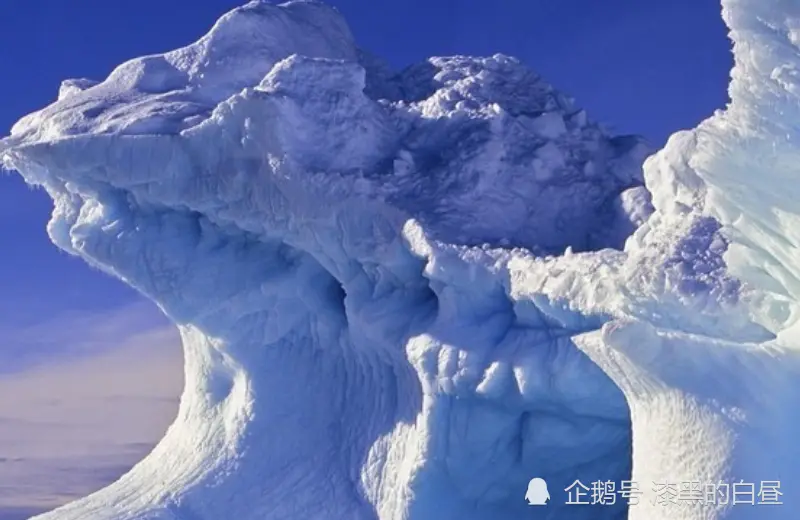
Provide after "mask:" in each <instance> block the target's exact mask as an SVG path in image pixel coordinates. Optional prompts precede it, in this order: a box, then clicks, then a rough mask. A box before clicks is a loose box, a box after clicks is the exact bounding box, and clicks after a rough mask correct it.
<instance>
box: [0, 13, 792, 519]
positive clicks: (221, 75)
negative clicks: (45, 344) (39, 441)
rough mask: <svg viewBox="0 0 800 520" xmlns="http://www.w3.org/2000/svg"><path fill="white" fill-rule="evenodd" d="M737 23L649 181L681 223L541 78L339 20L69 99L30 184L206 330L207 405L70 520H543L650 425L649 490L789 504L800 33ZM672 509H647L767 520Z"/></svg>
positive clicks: (196, 395) (629, 155)
mask: <svg viewBox="0 0 800 520" xmlns="http://www.w3.org/2000/svg"><path fill="white" fill-rule="evenodd" d="M724 5H725V9H726V11H725V13H726V19H727V20H728V22H729V25H730V26H731V28H732V29H733V37H734V40H735V42H736V49H735V50H736V56H737V68H736V71H735V72H734V82H733V83H732V91H731V92H732V96H733V99H734V101H733V104H732V106H731V107H730V108H729V110H728V111H727V112H725V113H720V114H718V115H717V116H715V117H714V118H712V119H710V120H709V121H707V122H706V123H704V124H703V125H701V126H700V127H699V128H698V129H697V130H696V131H694V132H690V133H686V134H680V135H677V136H675V137H673V139H672V140H671V141H670V143H669V144H668V145H667V147H666V148H665V150H663V151H662V152H660V153H659V154H657V155H656V156H654V157H653V158H651V159H650V160H649V161H648V163H647V164H646V168H645V180H646V183H647V187H648V189H649V191H650V192H651V193H652V205H651V198H650V196H649V194H648V192H647V191H646V190H644V189H643V188H642V187H641V178H640V172H639V169H638V163H639V161H640V159H642V158H643V154H644V153H645V150H644V149H643V148H642V146H641V145H640V143H639V142H638V141H637V140H636V139H633V138H610V137H609V136H606V135H605V134H603V133H602V132H601V131H600V130H599V129H598V128H597V127H596V126H595V125H594V124H593V123H591V121H589V120H587V119H586V116H585V114H584V113H583V112H581V111H579V110H577V109H575V108H574V107H573V106H572V103H571V101H570V100H568V99H565V98H564V97H563V96H561V95H559V94H558V93H557V92H556V91H554V90H553V89H552V88H551V87H550V86H548V85H547V84H545V83H544V82H542V81H541V80H540V79H539V78H538V77H536V76H535V75H533V74H532V73H530V72H529V71H527V70H526V69H524V67H522V66H521V65H520V64H519V63H517V62H516V61H515V60H513V59H511V58H507V57H504V56H494V57H490V58H482V59H479V58H466V57H455V58H435V59H431V60H429V61H428V62H427V63H425V64H423V65H421V66H419V67H414V68H412V69H410V70H409V71H406V72H405V73H403V74H400V75H392V74H390V73H388V72H387V71H385V70H383V69H382V68H381V67H380V65H379V64H377V63H376V61H375V60H373V59H372V58H370V57H368V56H367V55H366V54H364V53H362V52H360V51H359V50H358V49H357V48H356V47H355V45H354V43H353V42H352V38H351V37H350V34H349V32H348V30H347V27H346V26H345V24H344V23H343V22H342V20H341V19H340V18H339V17H338V15H336V13H335V12H334V11H332V10H331V9H329V8H326V7H325V6H323V5H321V4H319V3H316V2H302V1H300V2H289V3H287V4H282V5H280V6H275V5H271V4H268V3H265V2H261V1H256V2H251V3H250V4H247V5H246V6H244V7H243V8H240V9H237V10H235V11H233V12H231V13H229V14H228V15H226V16H225V17H223V18H222V19H221V20H220V21H219V22H218V23H217V25H216V26H215V27H214V29H213V30H212V31H211V32H210V33H209V34H208V35H207V36H205V37H204V38H203V39H201V40H200V41H198V42H197V43H195V44H193V45H190V46H188V47H186V48H183V49H179V50H177V51H173V52H171V53H167V54H165V55H160V56H150V57H145V58H141V59H138V60H133V61H131V62H128V63H126V64H123V65H121V66H120V67H119V68H117V69H116V70H115V71H114V72H113V73H112V74H111V76H110V77H109V78H108V79H107V80H105V81H104V82H101V83H96V82H92V81H88V80H73V81H70V82H67V83H65V85H64V87H63V88H62V91H61V94H60V99H59V101H58V102H56V103H54V104H53V105H51V106H50V107H48V108H46V109H44V110H43V111H41V112H38V113H36V114H32V115H30V116H28V117H26V118H25V119H23V120H22V121H20V122H19V123H18V124H17V125H16V126H15V127H14V129H13V130H12V135H11V136H10V137H8V138H6V139H5V140H3V141H2V144H0V149H2V154H3V161H4V164H5V165H6V166H7V167H9V168H12V169H15V170H17V171H19V172H20V173H21V174H22V175H23V176H24V177H25V179H26V180H27V181H28V182H29V183H32V184H40V185H43V186H44V187H45V188H46V189H47V190H48V192H49V193H50V195H51V196H52V197H53V199H54V201H55V211H54V214H53V219H52V221H51V223H50V226H49V232H50V236H51V238H52V239H53V241H54V242H55V243H56V244H57V245H58V246H59V247H62V248H63V249H65V250H66V251H69V252H71V253H73V254H76V255H80V256H81V257H83V258H84V259H86V260H87V261H88V262H90V263H92V264H93V265H95V266H97V267H99V268H101V269H104V270H106V271H108V272H110V273H112V274H113V275H115V276H118V277H119V278H121V279H123V280H124V281H126V282H127V283H130V284H131V285H133V286H135V287H136V288H138V289H139V290H140V291H142V292H143V293H145V294H147V295H148V296H150V297H151V298H152V299H154V300H155V301H156V302H158V304H159V305H160V306H161V308H162V309H163V310H164V312H165V313H166V314H167V315H169V316H170V317H171V318H172V319H173V320H174V321H175V322H176V323H177V324H178V326H179V328H180V330H181V334H182V336H183V339H184V348H185V350H186V357H187V362H186V380H187V386H186V390H185V392H184V395H183V399H182V404H181V410H180V413H179V417H178V419H177V421H176V422H175V424H174V425H173V426H172V427H171V428H170V430H169V432H168V433H167V435H166V437H165V439H164V440H163V441H162V442H161V443H160V444H159V446H158V447H157V448H156V449H155V450H154V452H153V453H152V454H151V455H150V456H149V457H148V458H147V459H145V460H144V461H143V462H142V463H140V464H139V465H138V466H137V467H135V468H134V469H133V470H132V471H131V472H130V473H129V474H128V475H126V476H124V477H123V478H122V479H121V480H120V481H119V482H117V483H115V484H113V485H112V486H110V487H108V488H107V489H105V490H102V491H100V492H98V493H96V494H95V495H92V496H90V497H88V498H86V499H84V500H81V501H78V502H76V503H74V504H71V505H68V506H66V507H64V508H62V509H60V510H58V511H55V512H53V513H51V514H49V515H45V516H44V517H43V518H53V519H71V518H74V519H79V518H80V519H83V518H93V519H95V518H96V519H112V518H113V519H120V518H126V519H141V520H144V519H148V520H155V519H159V520H160V519H164V520H168V519H170V520H172V519H192V520H194V519H215V520H216V519H219V518H233V517H236V518H254V519H255V518H259V519H263V518H267V519H284V518H285V519H293V518H300V517H302V518H312V519H313V518H319V519H331V518H347V519H375V518H380V519H400V518H411V519H414V520H418V519H428V518H437V519H439V518H441V519H451V518H452V519H455V518H459V519H470V518H473V519H483V518H492V519H504V518H509V519H510V518H520V517H522V516H523V515H527V514H530V513H529V511H528V509H527V507H526V506H525V502H524V500H523V498H524V494H525V489H526V487H527V483H528V480H529V479H530V478H531V477H533V476H540V477H545V478H546V479H547V480H548V482H550V484H551V486H552V488H553V489H558V488H559V486H560V487H561V489H563V488H564V487H566V485H568V484H569V483H570V482H571V481H572V480H574V479H581V480H583V481H586V482H588V481H592V480H600V479H604V480H605V479H611V480H620V479H621V478H627V477H628V476H629V475H630V472H631V468H630V457H631V453H630V446H631V438H630V435H631V428H632V433H633V440H632V442H633V453H632V456H633V469H632V471H633V477H634V479H636V480H639V481H641V482H643V483H644V482H650V481H652V480H662V479H663V480H669V481H683V480H718V479H732V478H736V479H739V478H742V479H746V480H774V479H779V480H782V483H783V486H784V491H785V493H786V497H787V499H788V497H789V496H791V493H792V490H797V489H796V487H797V482H796V480H795V479H796V476H795V475H796V471H794V470H793V469H792V468H793V466H794V461H795V460H796V458H795V455H796V449H797V448H795V447H794V442H793V441H792V439H794V438H796V433H797V431H796V430H797V428H796V425H795V424H794V422H793V421H792V420H791V419H792V418H791V416H790V414H789V413H788V410H791V409H792V407H793V406H794V403H796V402H797V399H796V398H797V395H796V391H795V390H794V388H795V386H796V385H795V384H794V381H796V379H795V374H796V373H797V370H796V358H795V356H794V354H793V352H794V349H795V347H796V340H794V339H793V336H792V334H791V331H792V329H793V327H794V323H795V316H796V300H797V298H796V294H795V292H796V283H795V280H796V279H797V276H796V272H797V271H796V269H797V268H796V267H795V266H796V265H798V264H797V263H796V262H794V260H795V259H796V258H795V256H796V244H797V236H796V234H795V233H796V232H795V231H794V230H793V227H792V226H793V224H794V222H795V220H796V219H797V212H796V211H795V210H793V201H794V200H797V199H796V198H793V196H794V195H796V194H797V193H796V191H797V190H798V188H797V186H795V185H793V184H792V183H791V182H790V181H791V174H792V173H793V168H794V166H793V164H794V161H793V158H794V150H795V144H796V140H795V139H796V138H795V130H794V128H793V126H792V125H791V121H793V120H794V119H793V117H792V116H793V115H794V114H795V112H796V111H797V110H798V109H797V107H798V105H797V103H796V101H797V99H796V95H797V93H796V90H795V89H796V86H795V83H794V81H795V73H794V70H795V69H794V68H793V66H794V64H795V63H797V59H796V58H797V56H796V53H797V40H796V38H795V36H796V35H795V32H796V31H797V30H798V29H797V28H798V25H797V22H798V21H800V16H798V13H797V11H798V8H797V7H793V6H792V5H790V3H789V2H782V1H779V0H769V1H763V0H762V1H759V2H758V4H756V3H755V2H748V1H738V2H736V1H731V0H726V1H725V2H724ZM750 172H758V180H759V182H754V179H753V177H752V176H751V175H750V174H749V173H750ZM653 211H655V212H653ZM637 228H638V229H637ZM634 229H636V232H635V233H634V234H633V235H632V236H631V237H630V238H629V239H628V240H627V242H625V246H624V250H620V248H621V246H622V243H623V242H624V241H625V238H626V237H628V235H630V233H631V232H632V231H633V230H634ZM484 244H485V245H484ZM606 246H618V249H611V248H606ZM565 249H566V251H565V252H564V250H565ZM574 251H584V252H582V253H577V254H576V253H575V252H574ZM562 252H563V253H564V254H561V253H562ZM551 253H558V254H561V255H560V256H547V255H548V254H551ZM576 346H577V347H578V348H576ZM587 354H588V356H587ZM629 407H630V409H629ZM768 449H769V450H772V451H768ZM648 490H649V487H647V486H646V487H645V491H646V492H647V491H648ZM554 496H555V495H554ZM795 496H800V493H795ZM651 498H653V497H652V496H648V495H647V494H646V496H645V497H643V499H642V502H641V505H640V506H637V507H633V508H631V509H630V512H629V513H628V514H629V517H630V518H634V519H639V518H641V519H645V518H646V519H648V520H652V519H658V518H670V519H676V518H686V519H695V518H696V519H700V518H703V519H706V518H714V519H716V518H750V517H753V518H757V517H758V516H753V515H759V514H761V513H762V510H759V509H731V510H726V509H725V508H702V507H700V506H696V507H687V508H683V509H681V510H673V509H669V508H664V507H661V506H659V507H655V506H653V504H652V503H651V501H650V499H651ZM553 502H557V501H556V500H554V501H553ZM791 511H794V509H793V508H791V507H789V506H787V507H786V508H785V509H780V508H777V509H771V510H770V512H771V513H773V514H774V515H778V516H773V518H780V517H781V516H780V515H784V516H783V517H785V518H788V517H789V516H791ZM541 514H542V515H544V516H542V517H544V518H570V519H580V518H591V519H597V518H603V517H607V518H618V517H619V516H620V515H624V514H625V511H624V508H623V507H621V504H620V505H618V506H617V507H616V508H614V507H605V508H603V509H602V510H598V509H596V508H585V509H575V508H574V507H573V508H571V509H566V508H565V507H563V506H560V505H559V504H558V503H554V504H551V505H550V506H548V508H547V509H546V511H542V512H541Z"/></svg>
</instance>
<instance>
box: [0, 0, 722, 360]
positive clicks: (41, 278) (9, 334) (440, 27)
mask: <svg viewBox="0 0 800 520" xmlns="http://www.w3.org/2000/svg"><path fill="white" fill-rule="evenodd" d="M331 3H332V4H334V5H335V6H337V7H338V8H339V9H340V10H341V11H342V12H343V14H344V15H345V17H346V18H347V19H348V21H349V22H350V25H351V28H352V30H353V32H354V33H355V35H356V38H357V40H358V41H359V42H360V44H361V45H362V46H363V47H365V48H367V49H370V50H371V51H373V52H374V53H375V54H377V55H379V56H382V57H383V58H384V59H386V60H387V61H388V62H389V63H390V64H392V65H394V66H396V67H401V66H404V65H407V64H410V63H413V62H416V61H419V60H421V59H423V58H425V57H427V56H429V55H446V54H483V55H486V54H493V53H496V52H502V53H505V54H510V55H514V56H517V57H519V58H521V59H522V60H523V61H524V62H526V63H527V64H529V65H530V66H531V67H532V68H534V69H535V70H536V71H538V72H539V73H540V74H541V75H542V76H544V77H545V78H546V79H547V80H549V81H550V82H551V83H553V84H554V85H556V86H557V87H558V88H560V89H562V90H564V91H566V92H567V93H569V94H571V95H573V96H574V97H576V98H577V101H578V103H579V104H580V105H581V106H584V107H585V108H587V109H588V111H589V113H590V115H591V116H592V117H593V118H595V119H597V120H600V121H602V122H605V123H607V124H608V125H609V126H611V127H612V128H615V129H617V130H618V131H620V132H625V133H641V134H643V135H645V136H646V137H648V138H649V139H650V140H651V141H653V142H654V143H655V144H660V143H661V142H663V141H664V140H665V139H666V137H667V136H668V135H669V134H670V133H672V132H673V131H676V130H679V129H682V128H687V127H692V126H694V125H695V124H696V123H697V122H698V121H699V120H701V119H703V118H704V117H706V116H708V115H710V114H711V112H712V111H713V110H714V109H715V108H719V107H722V106H723V105H724V103H725V102H726V100H727V95H726V85H727V79H728V71H729V69H730V67H731V62H730V61H731V57H730V50H729V43H728V41H727V39H726V37H725V35H726V30H725V27H724V25H723V23H722V21H721V18H720V14H719V13H720V6H719V4H718V2H717V1H716V0H658V1H656V0H504V1H476V0H402V1H395V2H384V1H376V0H331ZM238 4H239V2H237V1H235V0H191V1H190V0H136V1H128V2H121V1H108V0H71V1H69V2H65V1H64V0H4V1H3V2H2V4H0V19H3V20H4V21H5V23H4V28H3V31H0V49H2V52H0V71H2V73H3V79H2V81H0V99H2V103H0V131H2V132H3V133H6V132H7V131H8V129H9V128H10V126H11V124H12V123H13V122H14V121H15V120H16V119H17V118H19V117H20V116H22V115H24V114H26V113H28V112H30V111H32V110H34V109H37V108H38V107H41V106H43V105H45V104H47V103H49V102H50V101H51V100H53V98H54V97H55V95H56V92H57V89H58V85H59V83H60V81H61V80H62V79H64V78H69V77H90V78H98V79H100V78H103V77H105V76H106V75H107V74H108V73H109V72H110V71H111V70H112V68H113V67H114V66H115V65H117V64H119V63H121V62H122V61H124V60H126V59H128V58H132V57H135V56H139V55H143V54H148V53H154V52H160V51H165V50H169V49H172V48H175V47H178V46H181V45H183V44H186V43H188V42H190V41H193V40H195V39H196V38H197V37H199V36H200V35H202V34H203V33H204V32H205V31H206V30H207V29H208V28H209V27H210V25H211V24H212V23H213V22H214V20H215V19H216V18H217V17H218V16H219V15H221V14H222V13H224V12H225V11H227V10H229V9H230V8H232V7H235V6H236V5H238ZM49 210H50V203H49V200H48V199H47V198H46V197H45V196H44V194H43V193H38V192H32V191H30V190H28V189H27V188H26V187H25V186H24V185H23V184H22V182H21V181H19V180H18V179H16V178H13V177H0V251H2V254H0V348H2V349H7V350H6V353H7V354H8V353H9V352H12V353H13V352H16V353H18V356H22V357H25V356H38V354H39V353H37V352H36V351H35V348H33V347H29V346H28V345H27V344H21V343H20V342H21V341H23V340H18V339H16V338H17V335H16V333H15V330H16V329H17V328H19V327H20V326H21V325H23V324H31V325H33V324H36V323H41V322H43V321H49V320H51V319H52V318H55V317H58V316H61V315H63V314H64V313H71V312H74V311H76V310H80V311H84V312H95V311H100V310H106V309H109V308H114V307H118V306H122V305H125V304H127V303H129V302H130V301H132V300H134V295H133V294H132V292H131V291H129V290H128V289H126V288H124V287H123V286H122V284H120V283H118V282H116V281H113V280H110V279H108V278H106V277H105V276H103V275H101V274H99V273H97V272H93V271H91V270H90V269H89V268H87V267H85V266H84V265H83V264H82V263H81V262H80V261H78V260H74V259H70V258H67V257H66V256H65V255H63V254H61V253H59V252H58V251H57V250H56V249H55V248H54V247H53V246H51V245H50V243H49V242H48V240H47V237H46V234H45V230H44V228H45V223H46V221H47V218H48V214H49ZM57 322H58V323H62V324H63V321H60V320H57ZM26 337H27V338H30V335H29V336H26ZM26 341H29V340H26ZM42 348H43V347H42ZM48 348H49V347H48ZM4 357H6V358H7V356H4ZM13 365H14V363H12V364H11V366H13ZM0 372H2V371H0Z"/></svg>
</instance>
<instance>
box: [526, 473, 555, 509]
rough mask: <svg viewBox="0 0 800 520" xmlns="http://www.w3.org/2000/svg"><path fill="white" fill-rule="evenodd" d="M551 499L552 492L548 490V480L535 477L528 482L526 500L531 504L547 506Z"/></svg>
mask: <svg viewBox="0 0 800 520" xmlns="http://www.w3.org/2000/svg"><path fill="white" fill-rule="evenodd" d="M548 500H550V493H549V492H548V491H547V482H545V481H544V479H541V478H534V479H531V481H530V482H529V483H528V492H527V493H525V501H526V502H528V505H529V506H546V505H547V501H548Z"/></svg>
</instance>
